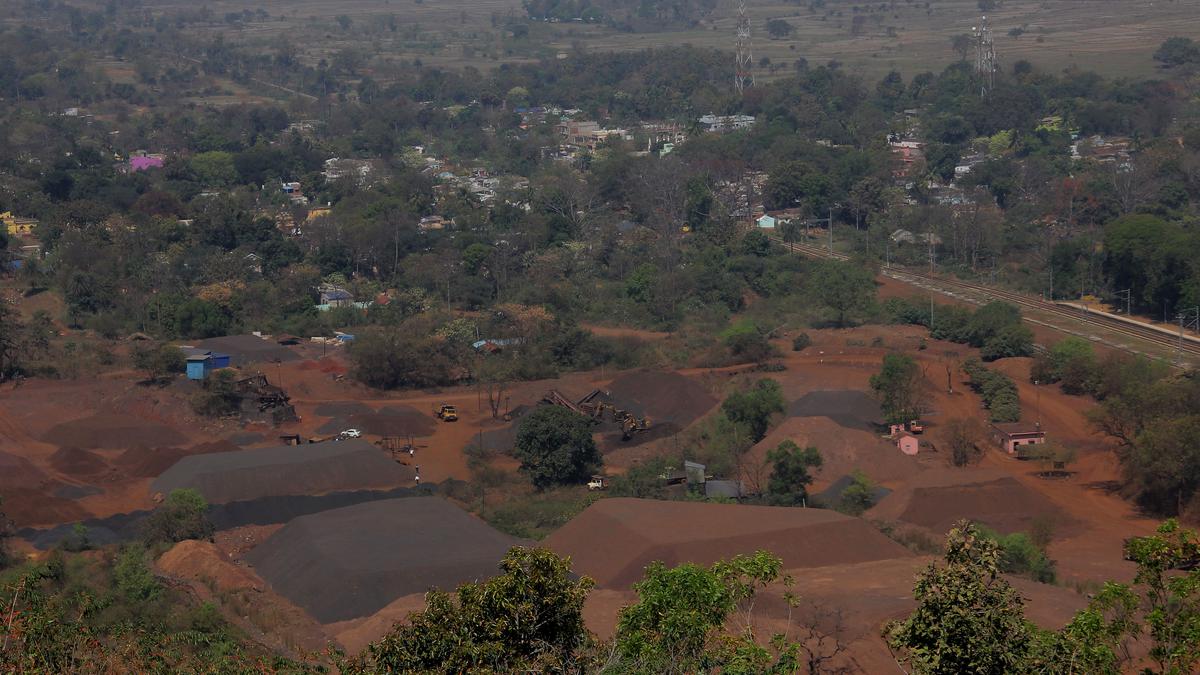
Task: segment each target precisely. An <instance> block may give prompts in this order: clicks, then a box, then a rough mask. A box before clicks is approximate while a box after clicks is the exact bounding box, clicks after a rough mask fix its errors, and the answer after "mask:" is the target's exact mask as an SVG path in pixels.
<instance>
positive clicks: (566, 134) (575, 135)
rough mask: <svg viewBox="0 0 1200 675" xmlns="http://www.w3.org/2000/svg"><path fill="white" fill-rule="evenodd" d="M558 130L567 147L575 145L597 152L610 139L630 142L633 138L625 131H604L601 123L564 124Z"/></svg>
mask: <svg viewBox="0 0 1200 675" xmlns="http://www.w3.org/2000/svg"><path fill="white" fill-rule="evenodd" d="M556 130H557V131H558V135H559V136H562V138H563V142H564V143H566V144H567V145H573V146H575V147H577V148H587V149H588V150H595V149H596V148H598V147H600V146H601V145H602V144H604V142H606V141H608V140H609V139H610V138H616V139H618V140H629V139H631V138H632V136H630V135H629V132H628V131H626V130H625V129H603V128H601V127H600V123H599V122H591V121H581V122H575V121H567V122H563V123H562V124H559V125H558V126H557V127H556Z"/></svg>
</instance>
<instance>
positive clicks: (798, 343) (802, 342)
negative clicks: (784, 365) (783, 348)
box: [792, 333, 812, 352]
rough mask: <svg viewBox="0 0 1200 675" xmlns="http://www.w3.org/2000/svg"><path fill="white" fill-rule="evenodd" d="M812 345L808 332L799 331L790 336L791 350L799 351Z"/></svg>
mask: <svg viewBox="0 0 1200 675" xmlns="http://www.w3.org/2000/svg"><path fill="white" fill-rule="evenodd" d="M811 346H812V338H811V337H809V335H808V333H801V334H799V335H797V336H796V337H794V338H792V351H794V352H799V351H804V350H805V349H807V348H809V347H811Z"/></svg>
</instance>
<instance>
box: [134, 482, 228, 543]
mask: <svg viewBox="0 0 1200 675" xmlns="http://www.w3.org/2000/svg"><path fill="white" fill-rule="evenodd" d="M215 531H216V529H215V528H214V527H213V524H212V521H210V520H209V519H208V502H207V501H205V499H204V496H203V495H201V494H200V493H199V492H198V491H197V490H193V489H190V488H187V489H181V490H172V491H171V493H170V494H168V495H167V497H166V499H164V500H163V503H162V504H159V505H158V507H157V508H155V509H154V512H153V513H151V514H150V515H149V516H147V517H146V520H145V522H143V523H142V540H143V541H145V542H146V544H147V545H148V546H153V545H155V544H173V543H175V542H179V541H183V540H185V539H211V538H212V536H213V532H215Z"/></svg>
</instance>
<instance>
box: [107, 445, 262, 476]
mask: <svg viewBox="0 0 1200 675" xmlns="http://www.w3.org/2000/svg"><path fill="white" fill-rule="evenodd" d="M235 450H241V448H239V447H238V446H236V445H234V444H233V443H230V442H229V441H213V442H211V443H200V444H199V445H193V446H192V447H190V448H147V447H144V446H138V447H133V448H130V449H128V450H126V451H125V452H123V453H121V455H120V456H119V457H117V459H116V461H115V462H114V463H115V464H116V465H117V466H118V467H119V468H120V469H121V470H122V471H123V472H124V473H125V474H127V475H129V476H132V477H134V478H157V477H158V476H160V475H162V473H163V472H164V471H166V470H167V469H169V468H171V467H172V466H175V463H176V462H178V461H179V460H181V459H183V458H184V457H187V456H189V455H203V454H207V453H216V452H233V451H235Z"/></svg>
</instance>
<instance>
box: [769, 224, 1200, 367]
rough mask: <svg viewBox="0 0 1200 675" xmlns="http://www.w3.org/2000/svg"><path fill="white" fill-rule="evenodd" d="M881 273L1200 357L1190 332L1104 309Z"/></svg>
mask: <svg viewBox="0 0 1200 675" xmlns="http://www.w3.org/2000/svg"><path fill="white" fill-rule="evenodd" d="M771 239H772V240H773V241H775V242H777V243H779V244H781V245H783V246H785V247H787V248H788V249H789V250H791V251H792V252H793V253H798V254H801V255H806V256H809V257H813V258H827V259H833V260H849V259H850V256H848V255H845V254H843V253H837V252H834V251H830V250H829V249H827V248H821V247H818V246H812V245H810V244H802V243H796V242H785V241H783V239H782V238H780V237H778V236H773V237H771ZM881 273H882V274H883V275H884V276H887V277H889V278H891V279H895V280H897V281H901V282H904V283H906V284H909V285H913V286H917V287H919V288H924V289H927V290H930V291H934V292H937V293H941V294H942V295H947V296H950V297H954V298H957V299H959V300H964V301H966V302H971V303H973V304H982V303H984V302H986V301H988V300H993V299H994V300H1004V301H1005V302H1009V303H1012V304H1014V305H1016V306H1018V307H1022V308H1025V309H1031V310H1036V311H1037V312H1039V313H1040V314H1042V315H1049V317H1053V318H1055V319H1059V320H1061V321H1068V322H1072V323H1074V324H1076V325H1078V324H1083V325H1091V326H1094V327H1097V328H1102V329H1103V330H1104V331H1106V332H1107V333H1109V334H1115V335H1119V336H1121V337H1123V338H1130V339H1134V340H1139V341H1142V342H1144V343H1149V344H1153V345H1155V346H1157V347H1160V348H1163V349H1167V350H1170V351H1173V352H1176V353H1177V354H1179V355H1180V356H1183V355H1186V356H1188V357H1190V358H1191V359H1193V360H1197V359H1200V339H1197V338H1195V337H1193V336H1190V335H1182V336H1181V335H1180V334H1178V333H1173V332H1171V331H1168V330H1166V329H1163V328H1159V327H1157V326H1152V325H1149V324H1143V323H1138V322H1136V321H1133V320H1131V319H1125V318H1122V317H1118V316H1114V315H1112V314H1107V313H1104V312H1096V311H1090V310H1088V309H1087V308H1085V307H1077V306H1070V305H1063V304H1061V303H1055V302H1047V301H1045V300H1042V299H1041V298H1034V297H1030V296H1028V295H1024V294H1022V293H1017V292H1015V291H1009V290H1005V289H1000V288H993V287H991V286H983V285H980V284H973V283H970V282H966V281H959V280H957V279H947V278H945V277H938V276H934V275H931V274H923V273H921V272H912V271H909V270H898V269H894V268H885V269H883V270H881ZM1024 318H1025V320H1026V321H1029V322H1030V323H1034V324H1038V325H1041V326H1045V327H1047V328H1051V329H1053V330H1056V331H1059V332H1065V333H1069V334H1073V335H1078V336H1080V337H1083V338H1085V339H1088V340H1097V339H1098V338H1095V337H1093V336H1091V335H1087V334H1084V333H1081V332H1079V331H1077V330H1072V329H1069V328H1064V327H1063V326H1061V325H1056V324H1054V323H1050V322H1048V321H1043V320H1040V319H1038V318H1034V317H1030V316H1028V315H1026V316H1025V317H1024ZM1113 346H1114V347H1118V348H1120V349H1123V350H1125V351H1129V352H1134V353H1139V354H1145V353H1146V352H1145V351H1143V350H1140V349H1136V348H1134V347H1131V346H1129V345H1124V344H1114V345H1113Z"/></svg>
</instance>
